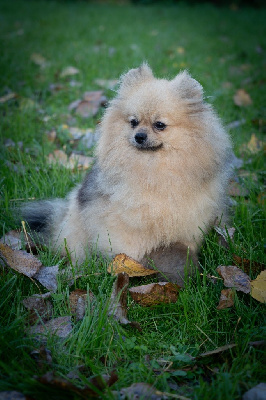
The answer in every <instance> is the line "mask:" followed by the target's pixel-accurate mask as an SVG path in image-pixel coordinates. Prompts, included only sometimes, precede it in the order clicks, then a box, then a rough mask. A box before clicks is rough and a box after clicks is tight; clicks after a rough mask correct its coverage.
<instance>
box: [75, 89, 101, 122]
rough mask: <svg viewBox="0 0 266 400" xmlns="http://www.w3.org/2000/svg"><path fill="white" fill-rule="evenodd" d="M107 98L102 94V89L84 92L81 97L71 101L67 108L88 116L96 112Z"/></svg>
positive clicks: (85, 116)
mask: <svg viewBox="0 0 266 400" xmlns="http://www.w3.org/2000/svg"><path fill="white" fill-rule="evenodd" d="M106 101H107V98H106V97H105V96H103V91H102V90H98V91H93V92H85V93H84V95H83V99H78V100H75V101H73V102H72V103H71V104H70V105H69V107H68V109H69V111H72V110H75V112H76V114H78V115H80V116H82V117H84V118H88V117H92V116H94V115H96V114H97V112H98V111H99V108H100V106H101V105H104V104H105V103H106Z"/></svg>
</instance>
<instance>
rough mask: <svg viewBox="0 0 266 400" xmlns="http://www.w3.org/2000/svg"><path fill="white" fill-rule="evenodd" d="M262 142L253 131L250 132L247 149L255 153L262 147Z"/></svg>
mask: <svg viewBox="0 0 266 400" xmlns="http://www.w3.org/2000/svg"><path fill="white" fill-rule="evenodd" d="M263 144H264V143H263V142H262V141H261V140H259V139H258V138H257V136H256V135H255V133H252V135H251V138H250V141H249V142H248V144H247V148H248V150H249V151H250V152H251V153H253V154H255V153H258V152H259V151H260V150H261V149H262V148H263Z"/></svg>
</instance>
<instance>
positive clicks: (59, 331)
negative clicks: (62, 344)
mask: <svg viewBox="0 0 266 400" xmlns="http://www.w3.org/2000/svg"><path fill="white" fill-rule="evenodd" d="M71 331H72V324H71V317H69V316H66V317H58V318H54V319H51V320H50V321H48V322H46V323H44V324H39V325H34V326H32V327H31V328H30V329H28V330H27V333H28V334H29V335H33V336H37V337H40V338H41V339H42V338H45V336H47V335H52V334H53V335H56V336H58V337H60V338H66V337H67V336H68V335H69V334H70V332H71Z"/></svg>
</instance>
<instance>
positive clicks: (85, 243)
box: [46, 64, 231, 280]
mask: <svg viewBox="0 0 266 400" xmlns="http://www.w3.org/2000/svg"><path fill="white" fill-rule="evenodd" d="M132 118H135V119H137V120H138V122H139V125H138V126H137V127H136V128H132V126H131V123H130V121H131V120H132ZM156 121H161V122H163V123H164V124H165V125H166V128H165V129H164V130H163V131H156V129H154V123H155V122H156ZM137 131H141V132H143V131H144V132H146V133H147V135H148V141H149V144H150V146H151V147H154V148H155V149H156V150H152V149H151V150H149V149H140V148H138V147H136V145H135V142H134V135H135V133H136V132H137ZM230 153H231V143H230V139H229V137H228V135H227V133H226V132H225V130H224V128H223V126H222V124H221V122H220V120H219V118H218V117H217V115H216V113H215V112H214V111H213V109H212V107H211V106H210V105H208V104H206V103H205V102H204V99H203V90H202V87H201V85H200V84H199V83H198V82H197V81H196V80H194V79H193V78H191V76H190V75H189V74H188V73H187V72H181V73H180V74H178V75H177V76H176V77H175V78H174V79H173V80H166V79H156V78H155V77H154V76H153V74H152V71H151V69H150V68H149V66H148V65H146V64H143V65H142V66H141V67H140V68H138V69H133V70H130V71H129V72H128V73H126V74H125V75H123V76H122V77H121V82H120V88H119V90H118V93H117V96H116V97H115V98H114V99H113V100H112V101H111V102H110V105H109V107H108V108H107V110H106V112H105V114H104V116H103V119H102V122H101V124H100V138H99V142H98V145H97V149H96V160H97V161H96V167H95V172H92V174H94V178H93V185H94V186H95V188H96V192H97V193H96V194H93V193H91V192H92V188H91V187H90V180H89V179H88V181H87V182H86V180H85V181H84V183H83V185H82V186H78V187H76V188H75V189H74V190H73V191H72V192H71V193H70V195H69V197H68V199H67V200H65V201H63V202H60V203H58V202H57V203H54V204H55V207H54V210H55V211H54V212H53V214H52V215H53V217H52V218H50V220H49V223H48V228H49V229H48V228H47V229H46V235H47V237H49V238H50V239H52V242H53V243H54V245H55V247H56V246H58V245H61V247H62V249H64V246H63V243H64V238H66V241H67V245H68V248H69V249H70V252H71V254H72V257H73V259H75V260H79V262H80V261H82V260H84V257H85V252H86V249H88V248H91V247H92V246H94V245H95V244H97V249H98V251H101V252H103V253H104V254H108V255H111V256H112V255H115V254H117V253H126V254H127V255H128V256H131V257H133V258H135V259H136V260H143V259H144V258H145V256H147V255H149V254H151V253H152V252H154V251H156V249H161V248H168V247H170V246H172V245H173V244H175V243H178V244H181V245H182V246H183V247H184V248H189V249H190V251H191V252H192V253H193V254H196V253H197V249H198V247H199V246H200V244H201V242H202V231H204V232H207V231H208V229H209V228H210V227H211V226H212V225H213V224H214V221H215V219H216V218H217V217H218V218H220V217H221V216H224V217H226V213H227V211H226V203H227V202H226V189H227V182H228V177H229V172H230V166H229V163H228V157H229V156H230ZM86 191H87V192H88V197H89V199H88V200H86ZM81 196H82V201H81V200H80V199H81ZM50 204H53V203H50ZM177 252H178V249H177ZM166 263H167V261H166ZM159 268H161V269H162V270H163V269H164V268H163V266H159ZM171 268H173V269H174V268H175V266H172V267H171ZM179 270H180V267H179ZM170 275H171V274H170ZM170 275H169V276H170ZM173 276H174V275H173ZM170 279H171V276H170ZM173 280H175V278H173Z"/></svg>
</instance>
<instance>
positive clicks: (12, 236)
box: [0, 230, 37, 254]
mask: <svg viewBox="0 0 266 400" xmlns="http://www.w3.org/2000/svg"><path fill="white" fill-rule="evenodd" d="M22 241H23V242H24V243H25V248H26V250H27V252H30V253H33V254H36V253H37V248H36V244H35V243H34V242H33V241H32V240H31V237H30V234H29V233H28V232H26V235H25V232H24V231H21V230H12V231H9V232H7V233H6V234H5V236H3V237H2V238H1V239H0V243H5V244H7V245H8V246H9V247H11V249H13V250H21V248H22Z"/></svg>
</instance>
